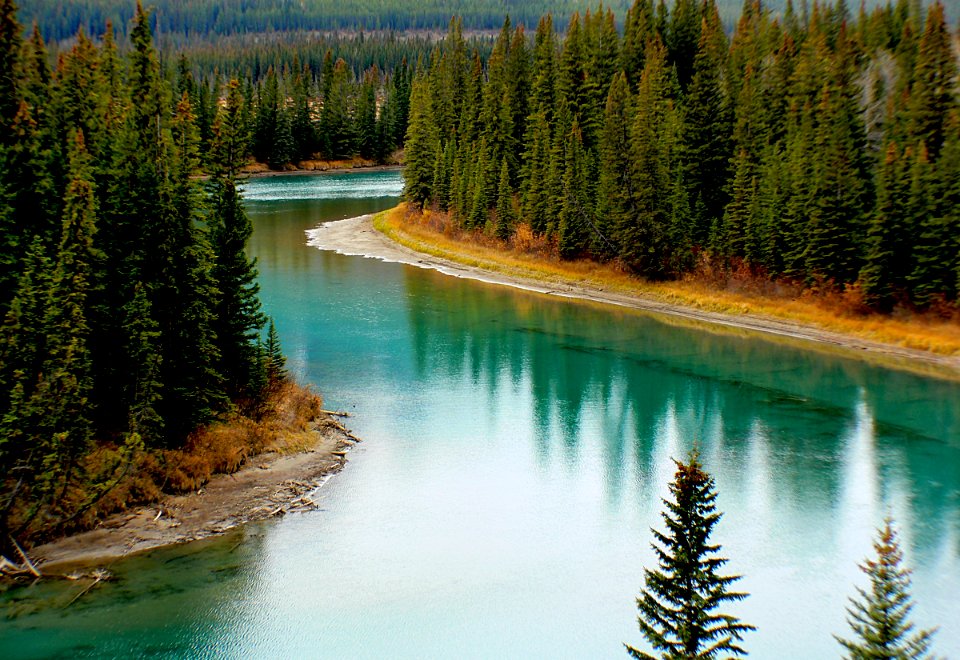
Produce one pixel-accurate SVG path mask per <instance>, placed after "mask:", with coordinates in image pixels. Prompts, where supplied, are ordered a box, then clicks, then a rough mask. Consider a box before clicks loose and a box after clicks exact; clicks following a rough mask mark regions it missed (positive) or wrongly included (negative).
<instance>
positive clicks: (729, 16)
mask: <svg viewBox="0 0 960 660" xmlns="http://www.w3.org/2000/svg"><path fill="white" fill-rule="evenodd" d="M591 4H592V3H591V2H590V0H538V1H536V2H530V1H529V0H527V1H523V2H521V1H520V0H469V1H464V0H461V1H454V2H451V1H450V0H446V1H440V0H430V1H429V2H417V3H411V2H403V1H402V0H377V1H376V2H374V1H373V0H283V1H280V2H278V1H277V0H245V2H242V3H230V2H223V1H222V0H191V1H190V2H180V1H178V0H155V2H153V3H151V6H152V7H154V8H155V11H154V19H153V20H154V25H153V28H154V30H155V32H156V33H157V34H158V36H159V35H162V37H163V43H164V45H166V43H167V41H166V40H167V39H170V38H173V39H174V40H175V41H176V40H178V39H180V38H184V37H188V36H189V37H191V38H197V37H199V38H202V39H207V40H210V41H212V40H214V39H216V38H218V37H222V36H226V35H238V34H239V35H251V34H257V35H264V34H271V33H276V32H295V31H301V32H302V31H307V32H314V31H340V32H343V31H347V32H350V31H358V30H365V31H372V30H394V31H413V30H416V31H431V30H443V29H444V28H445V27H446V25H447V22H448V21H449V20H450V16H451V15H452V14H457V15H459V16H461V17H462V18H463V25H464V28H465V29H466V30H470V31H481V30H482V31H495V30H496V29H497V28H499V27H500V23H501V22H502V20H503V17H504V16H505V15H509V16H511V17H512V18H513V19H514V20H515V21H516V22H517V23H520V24H523V25H526V26H531V27H532V26H533V25H536V22H537V19H538V18H539V17H540V16H542V15H543V14H546V13H551V14H553V16H555V17H556V19H557V21H558V22H559V23H562V24H566V22H567V21H568V20H569V18H570V17H571V16H572V15H573V13H574V12H577V11H579V12H583V11H585V10H586V9H587V8H589V7H590V5H591ZM742 4H743V3H742V2H741V0H718V2H717V7H718V10H719V12H720V17H721V18H722V19H723V21H724V24H725V25H727V26H728V27H731V26H733V25H734V24H735V23H736V20H737V17H738V16H739V15H740V11H741V8H742ZM786 4H787V3H786V0H772V2H771V3H770V5H769V6H770V8H771V9H772V10H773V11H775V12H780V13H782V12H783V11H784V10H785V8H786ZM811 4H812V3H811ZM879 4H881V0H867V2H866V6H867V8H868V9H872V8H873V7H876V6H878V5H879ZM945 4H946V8H947V14H948V15H949V16H951V17H952V18H954V19H955V18H957V17H958V16H960V0H948V2H946V3H945ZM629 5H630V3H629V2H628V1H627V0H613V1H612V2H608V3H605V6H606V7H608V8H609V9H611V10H612V11H613V12H614V13H615V14H616V15H617V16H623V15H624V13H625V12H626V10H627V8H628V7H629ZM132 18H133V5H132V4H131V3H130V2H128V1H127V0H72V1H71V2H69V3H62V2H59V1H58V0H31V2H29V3H24V6H23V7H22V8H21V20H22V21H23V23H24V24H25V25H30V24H31V23H33V22H34V21H36V22H38V23H40V24H41V27H42V30H43V36H44V38H45V39H47V40H48V41H56V42H58V41H61V40H64V39H70V38H72V37H73V35H75V34H76V33H77V31H78V30H79V29H81V28H82V29H84V30H86V31H87V32H88V33H93V32H97V31H99V30H100V29H101V28H102V26H103V24H104V23H105V22H106V21H108V20H109V21H112V22H113V24H114V25H117V26H122V28H121V30H126V26H128V25H130V21H131V20H132ZM120 36H121V37H126V36H127V35H126V33H125V32H123V33H122V34H121V35H120Z"/></svg>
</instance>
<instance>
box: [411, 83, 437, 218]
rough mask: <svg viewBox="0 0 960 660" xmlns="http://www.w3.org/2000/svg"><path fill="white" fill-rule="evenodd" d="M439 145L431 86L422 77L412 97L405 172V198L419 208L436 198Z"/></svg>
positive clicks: (416, 84) (415, 84)
mask: <svg viewBox="0 0 960 660" xmlns="http://www.w3.org/2000/svg"><path fill="white" fill-rule="evenodd" d="M439 142H440V137H439V134H438V131H437V126H436V124H435V123H434V120H433V106H432V103H431V100H430V89H429V84H428V82H427V81H426V80H424V79H423V77H422V76H421V77H418V78H417V79H416V80H414V82H413V90H412V91H411V93H410V123H409V125H408V126H407V141H406V147H405V148H406V165H405V166H404V168H403V179H404V191H403V194H404V197H406V198H407V199H408V200H410V201H411V202H413V203H414V204H417V205H418V206H423V205H424V204H426V203H427V202H429V201H430V199H431V198H432V197H433V191H432V190H431V188H432V186H433V174H434V169H435V168H434V159H435V158H436V155H437V146H438V144H439Z"/></svg>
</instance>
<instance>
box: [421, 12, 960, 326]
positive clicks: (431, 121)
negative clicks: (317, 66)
mask: <svg viewBox="0 0 960 660" xmlns="http://www.w3.org/2000/svg"><path fill="white" fill-rule="evenodd" d="M406 154H407V166H406V180H407V192H406V194H407V196H408V198H409V199H411V200H412V201H414V202H416V203H418V204H422V205H427V206H433V207H435V208H438V209H440V210H442V211H449V213H450V214H452V216H453V218H454V219H455V220H456V221H457V222H458V223H460V225H461V226H463V227H466V228H473V229H483V230H486V231H488V232H491V233H495V234H497V235H498V236H500V237H501V238H503V239H504V240H509V239H511V237H512V236H513V235H514V233H515V232H516V231H517V228H518V227H520V226H523V227H524V231H525V232H532V233H533V234H534V235H541V236H546V237H547V238H549V239H551V240H555V241H556V243H557V247H558V251H559V254H560V255H561V256H562V257H564V258H576V257H583V256H591V257H593V258H597V259H601V260H608V259H617V260H620V262H622V263H623V264H624V265H625V266H626V267H628V268H629V269H631V270H633V271H634V272H636V273H638V274H640V275H644V276H647V277H650V278H669V277H675V276H678V275H681V274H683V273H686V272H690V271H710V270H717V269H735V270H742V269H749V270H750V271H751V272H752V273H754V275H756V276H760V277H770V278H785V279H789V280H791V281H793V282H801V283H806V284H807V285H809V286H814V287H817V288H827V289H832V288H840V289H842V288H844V287H848V291H850V292H851V293H853V294H855V295H853V298H854V299H856V298H857V297H858V296H860V297H861V298H862V300H863V301H864V302H865V303H867V304H869V305H871V306H873V307H875V308H878V309H884V310H886V309H890V308H891V307H892V306H894V305H895V304H897V303H903V304H907V305H912V306H916V307H920V308H926V307H929V306H931V305H934V306H935V305H940V304H942V303H946V304H950V303H955V301H956V300H957V294H958V279H960V242H958V241H960V105H958V90H957V52H956V46H955V36H954V35H953V33H952V31H951V29H950V27H949V25H948V24H947V22H946V20H945V17H944V12H943V6H942V5H940V4H934V5H933V6H931V7H930V9H929V10H928V11H925V12H920V11H918V10H917V9H916V7H913V6H911V5H910V4H908V3H907V2H900V3H898V4H897V5H896V6H885V7H882V8H878V9H876V10H874V11H873V12H870V13H867V12H865V11H861V12H859V13H853V14H851V13H850V12H849V11H848V9H847V8H846V6H845V5H843V4H837V5H819V6H818V5H815V6H814V7H813V9H812V11H811V12H810V13H809V14H808V15H806V16H804V15H801V14H798V13H796V12H794V11H792V10H791V11H788V12H787V13H786V14H785V15H784V16H783V17H782V19H780V18H776V17H775V16H774V15H773V14H772V13H771V12H770V11H769V10H768V9H767V8H766V7H765V6H764V5H761V4H760V3H759V2H753V3H752V4H748V5H747V7H746V9H745V11H744V13H743V15H742V16H741V18H740V20H739V22H738V24H737V27H736V31H735V32H734V33H733V35H732V37H731V38H728V36H727V34H726V33H725V31H724V29H723V26H722V22H721V19H720V15H719V12H718V8H717V5H716V3H714V2H712V0H708V1H707V2H703V3H697V2H694V0H677V2H676V3H675V4H674V6H673V7H672V9H671V11H670V13H669V14H664V13H663V12H661V11H658V9H657V7H656V6H654V4H653V2H652V1H651V0H637V2H636V3H635V4H634V5H633V7H632V8H631V10H630V12H629V13H628V14H627V17H626V20H625V30H624V34H623V35H622V36H621V35H619V34H618V32H617V30H616V27H615V20H614V16H613V14H612V13H611V12H609V11H603V12H595V13H592V14H587V15H586V16H585V17H580V16H579V15H574V17H573V18H572V19H571V21H570V24H569V25H568V26H567V28H566V33H565V37H564V38H563V39H562V40H561V39H558V37H557V36H556V34H555V31H554V28H553V26H552V24H551V20H550V18H549V17H545V18H544V19H542V20H541V22H540V24H539V27H538V29H537V32H536V37H535V40H534V43H533V45H532V47H531V46H530V44H529V43H528V40H527V38H526V35H525V33H524V31H523V29H522V28H516V29H514V28H513V27H512V25H511V23H510V22H509V21H508V22H507V23H505V24H504V26H503V29H502V31H501V33H500V36H499V37H498V39H497V41H496V44H495V46H494V48H493V52H492V55H491V57H490V59H489V62H488V63H487V64H486V66H481V64H480V62H478V61H476V60H474V61H471V59H470V57H469V56H468V54H467V52H466V48H465V46H464V44H463V42H462V40H461V39H459V38H458V37H457V36H456V35H453V36H452V37H450V38H448V39H447V40H446V41H445V42H444V44H443V46H442V55H441V56H440V57H435V58H433V59H432V60H431V64H430V67H429V69H428V70H424V71H421V72H420V74H419V75H418V76H417V77H416V79H415V81H414V83H413V90H412V96H411V102H410V126H409V129H408V133H407V143H406Z"/></svg>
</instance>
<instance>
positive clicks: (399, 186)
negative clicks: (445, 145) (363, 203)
mask: <svg viewBox="0 0 960 660" xmlns="http://www.w3.org/2000/svg"><path fill="white" fill-rule="evenodd" d="M241 191H242V192H243V198H244V200H245V201H248V202H270V201H277V200H284V201H291V200H305V199H310V200H318V199H361V198H363V199H366V198H371V197H372V198H376V197H398V196H399V195H400V194H401V193H402V192H403V176H401V174H400V172H396V173H395V175H394V176H390V175H389V174H383V173H380V174H366V173H351V174H318V175H295V176H289V177H265V178H259V179H251V180H248V181H245V182H244V183H243V185H242V186H241Z"/></svg>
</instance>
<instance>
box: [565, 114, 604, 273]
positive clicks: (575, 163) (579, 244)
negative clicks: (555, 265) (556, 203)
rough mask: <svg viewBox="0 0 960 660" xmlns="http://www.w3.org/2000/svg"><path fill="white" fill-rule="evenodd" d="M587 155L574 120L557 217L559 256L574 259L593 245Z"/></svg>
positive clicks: (567, 149)
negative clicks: (591, 241) (591, 243)
mask: <svg viewBox="0 0 960 660" xmlns="http://www.w3.org/2000/svg"><path fill="white" fill-rule="evenodd" d="M588 158H589V156H588V154H586V153H585V149H584V145H583V137H582V134H581V132H580V126H579V124H578V123H577V122H576V121H574V124H573V128H572V129H571V131H570V137H569V138H568V140H567V148H566V157H565V159H564V174H563V197H562V198H561V200H562V201H561V206H560V213H559V217H558V221H559V226H558V231H557V233H558V238H559V249H560V256H561V257H562V258H564V259H573V258H576V257H578V256H581V255H583V254H584V253H586V251H587V250H588V248H589V247H590V235H591V228H592V226H593V223H594V220H593V214H594V210H595V209H594V208H593V207H592V205H591V203H590V199H591V196H590V188H591V182H590V180H589V178H588V173H589V171H590V170H589V163H588Z"/></svg>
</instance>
